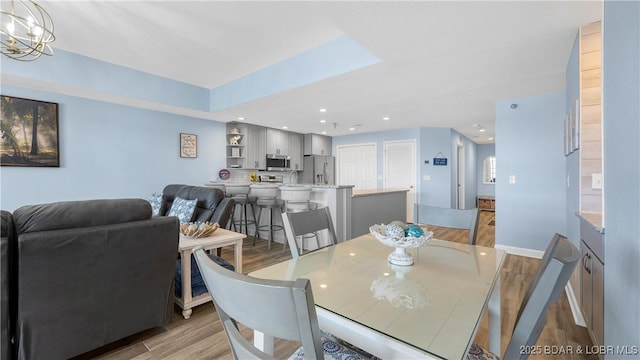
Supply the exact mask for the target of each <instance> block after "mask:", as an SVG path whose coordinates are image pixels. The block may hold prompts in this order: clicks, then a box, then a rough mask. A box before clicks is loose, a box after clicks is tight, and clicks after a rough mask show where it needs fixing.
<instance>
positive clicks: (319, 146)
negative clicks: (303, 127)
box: [304, 134, 331, 155]
mask: <svg viewBox="0 0 640 360" xmlns="http://www.w3.org/2000/svg"><path fill="white" fill-rule="evenodd" d="M304 154H305V155H331V137H329V136H323V135H318V134H304Z"/></svg>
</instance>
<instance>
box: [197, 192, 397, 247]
mask: <svg viewBox="0 0 640 360" xmlns="http://www.w3.org/2000/svg"><path fill="white" fill-rule="evenodd" d="M232 183H237V182H232ZM244 183H247V184H249V182H246V181H244ZM217 184H218V185H219V184H220V183H216V182H210V183H207V184H205V186H216V185H217ZM256 184H260V183H256ZM263 184H265V185H271V186H273V185H279V186H300V187H302V186H308V187H311V197H310V201H311V202H312V203H313V204H314V205H315V207H316V208H322V207H329V211H330V212H331V218H332V220H333V225H334V228H335V230H336V237H337V239H338V242H343V241H345V240H347V239H351V238H354V237H357V236H360V235H363V234H366V233H368V232H369V226H371V225H373V224H380V223H384V224H388V223H390V222H391V221H394V220H401V221H404V219H406V217H407V189H384V190H382V189H380V190H378V189H372V190H354V189H353V188H354V186H353V185H323V184H289V183H285V184H281V183H278V184H274V183H263ZM236 211H240V209H239V208H238V209H236ZM256 211H257V209H256ZM256 215H257V213H256ZM249 216H251V215H249ZM239 217H240V216H239V213H238V215H237V216H236V218H239ZM268 223H269V217H268V216H267V215H266V212H264V215H263V216H262V217H261V219H260V225H267V224H268ZM273 223H274V224H276V225H282V217H280V216H274V218H273ZM253 234H255V228H253V227H252V226H249V235H250V236H253ZM260 235H261V237H262V238H265V237H266V236H267V233H264V232H263V233H261V234H260ZM273 241H275V242H278V243H281V244H283V243H284V241H285V235H284V232H283V231H276V232H274V238H273ZM328 241H329V239H328V237H327V236H326V235H325V234H320V236H319V243H320V246H321V247H322V246H326V245H328ZM304 247H305V249H308V250H313V249H315V248H316V243H315V241H305V244H304Z"/></svg>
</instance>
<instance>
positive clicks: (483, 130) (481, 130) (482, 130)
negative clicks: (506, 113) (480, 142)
mask: <svg viewBox="0 0 640 360" xmlns="http://www.w3.org/2000/svg"><path fill="white" fill-rule="evenodd" d="M478 131H480V132H485V131H487V130H485V129H480V130H478Z"/></svg>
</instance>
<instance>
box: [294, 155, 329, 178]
mask: <svg viewBox="0 0 640 360" xmlns="http://www.w3.org/2000/svg"><path fill="white" fill-rule="evenodd" d="M298 182H299V183H303V184H326V185H335V183H336V179H335V161H334V158H333V156H325V155H305V156H304V161H303V169H302V173H301V174H300V176H299V178H298Z"/></svg>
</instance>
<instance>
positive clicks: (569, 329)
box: [75, 211, 597, 360]
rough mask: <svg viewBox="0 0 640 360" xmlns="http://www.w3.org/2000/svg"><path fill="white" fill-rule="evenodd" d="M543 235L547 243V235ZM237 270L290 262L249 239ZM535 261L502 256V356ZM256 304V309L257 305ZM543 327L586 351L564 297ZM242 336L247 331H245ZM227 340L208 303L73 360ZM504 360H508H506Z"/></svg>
mask: <svg viewBox="0 0 640 360" xmlns="http://www.w3.org/2000/svg"><path fill="white" fill-rule="evenodd" d="M492 220H495V217H494V213H492V212H487V211H482V212H481V216H480V228H479V234H478V245H482V246H489V247H493V246H494V242H495V228H494V226H491V225H488V224H489V222H490V221H492ZM433 230H434V232H435V237H436V238H439V239H447V240H451V241H458V242H466V241H467V237H468V234H467V233H466V232H463V231H457V230H449V229H438V228H433ZM552 235H553V234H549V240H551V236H552ZM243 250H244V251H243V262H244V264H243V268H244V269H243V270H244V271H245V272H246V273H248V272H251V271H253V270H256V269H260V268H262V267H265V266H268V265H270V264H274V263H278V262H281V261H283V260H287V259H289V258H290V254H289V252H288V251H287V252H284V253H283V252H282V246H281V245H280V244H275V245H274V246H272V248H271V251H267V246H266V241H264V240H258V241H257V243H256V245H255V246H252V245H251V240H249V241H246V242H245V245H244V249H243ZM232 251H233V250H232V248H228V249H226V248H225V249H224V250H223V253H222V257H223V258H225V259H227V260H229V261H231V262H233V252H232ZM538 263H539V260H536V259H530V258H525V257H521V256H515V255H507V257H506V259H505V263H504V267H503V269H502V273H501V276H502V278H501V297H502V299H501V300H502V305H501V306H502V308H501V311H502V313H501V315H502V351H504V349H505V348H506V345H507V343H508V342H509V339H510V334H511V330H512V328H513V324H514V322H515V317H516V315H517V312H518V308H519V305H520V302H521V299H522V297H523V296H524V292H525V290H526V288H527V286H528V284H529V282H530V281H531V280H532V277H533V275H534V274H535V272H536V270H537V266H538ZM259 304H260V302H259V299H256V306H259ZM547 316H548V317H547V325H546V326H545V328H544V330H543V332H542V334H541V335H540V339H539V340H538V343H537V345H540V346H552V347H553V346H556V347H558V348H561V347H564V348H565V349H566V347H567V346H568V345H569V346H572V348H573V349H576V348H577V346H579V345H580V346H582V347H583V348H584V347H585V346H591V345H592V342H591V340H590V338H589V335H588V333H587V330H586V329H585V328H583V327H580V326H577V325H575V324H574V322H573V316H572V315H571V309H570V308H569V303H568V301H567V297H566V295H563V296H562V298H561V299H560V300H559V301H558V302H556V303H555V304H552V305H551V306H550V308H549V310H548V315H547ZM487 323H488V322H487V319H486V316H485V319H484V321H483V323H482V325H481V328H480V329H479V330H478V333H477V336H476V343H478V344H479V345H481V346H483V347H485V348H486V347H488V330H487V329H488V324H487ZM246 334H247V336H248V337H251V332H249V331H246ZM295 348H297V344H294V343H291V342H285V341H280V342H277V343H276V347H275V353H276V356H277V357H279V358H286V357H287V356H286V355H287V354H290V353H291V352H293V350H294V349H295ZM231 358H232V356H231V352H230V350H229V345H228V344H227V338H226V335H225V333H224V330H223V329H222V325H221V324H220V320H219V318H218V316H217V314H216V313H215V309H214V307H213V305H212V304H211V303H208V304H204V305H201V306H198V307H196V308H195V309H193V314H192V316H191V318H190V319H188V320H185V319H183V318H182V315H181V310H180V309H179V308H177V307H176V308H175V312H174V315H173V319H172V321H171V323H170V324H169V325H167V326H165V327H161V328H155V329H151V330H147V331H144V332H142V333H139V334H136V335H134V336H131V337H129V338H126V339H123V340H121V341H118V342H116V343H113V344H110V345H107V346H105V347H103V348H100V349H97V350H95V351H92V352H90V353H87V354H84V355H81V356H79V357H77V358H75V360H83V359H108V360H125V359H127V360H128V359H135V360H143V359H154V360H165V359H166V360H169V359H172V360H197V359H231ZM530 359H594V360H595V359H597V357H596V356H595V355H592V356H591V357H588V356H585V355H577V354H570V355H567V354H565V355H555V356H550V355H546V356H531V357H530ZM507 360H509V359H507Z"/></svg>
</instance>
